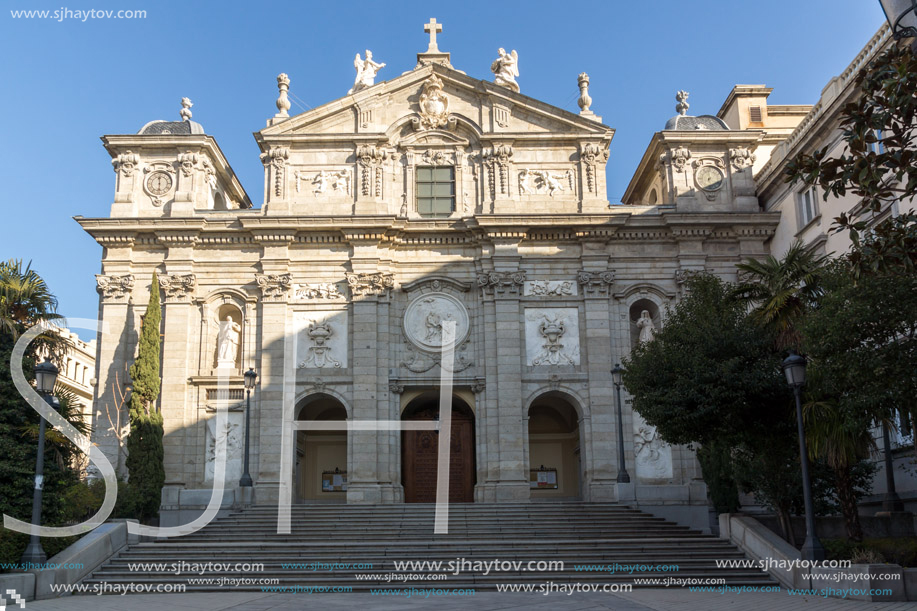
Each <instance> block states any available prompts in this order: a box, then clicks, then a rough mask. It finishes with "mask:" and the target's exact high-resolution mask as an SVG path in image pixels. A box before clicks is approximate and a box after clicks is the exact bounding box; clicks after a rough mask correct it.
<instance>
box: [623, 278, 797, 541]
mask: <svg viewBox="0 0 917 611" xmlns="http://www.w3.org/2000/svg"><path fill="white" fill-rule="evenodd" d="M687 288H688V294H687V295H686V296H685V297H684V298H683V299H682V300H681V301H679V302H678V304H676V305H675V307H674V309H671V310H669V311H668V312H667V316H666V324H665V325H664V326H663V327H662V329H661V330H659V331H658V332H657V333H656V335H655V337H654V339H653V341H651V342H647V343H644V344H640V345H639V346H637V347H636V348H635V349H634V350H633V351H632V353H631V356H630V358H628V359H626V360H625V364H626V371H625V374H624V384H625V386H626V387H627V389H628V391H629V392H630V394H631V395H632V396H633V406H634V410H635V411H637V412H638V413H639V414H640V415H641V416H642V417H643V418H644V419H645V420H646V421H647V422H648V423H649V424H652V425H653V426H655V427H656V428H657V430H658V431H659V434H660V435H661V437H662V438H663V439H665V440H666V441H667V442H669V443H674V444H700V445H701V449H700V450H699V451H698V459H699V460H700V461H701V467H702V468H703V470H704V478H705V479H706V481H707V484H708V486H709V488H710V496H711V499H712V500H713V502H714V504H715V506H716V508H717V510H718V511H721V512H722V511H730V510H734V509H735V507H736V506H737V504H738V499H737V483H738V484H742V487H743V489H746V490H750V491H752V492H755V493H756V495H757V496H759V497H760V498H763V499H765V500H766V502H767V503H768V504H769V505H770V506H771V507H773V508H774V510H775V511H777V513H778V515H780V518H781V524H782V525H784V527H785V529H786V530H785V532H786V535H787V536H788V537H789V536H791V531H790V530H789V529H788V526H789V511H790V510H791V509H792V508H793V507H794V506H795V505H794V503H795V502H796V497H797V496H798V492H799V489H800V487H799V485H798V483H795V482H792V481H790V482H789V484H788V485H787V486H782V487H781V486H778V485H775V483H781V482H783V483H786V481H787V480H786V478H784V479H782V480H779V482H778V480H777V479H776V478H770V479H762V478H757V479H756V478H751V477H748V476H747V474H749V473H780V472H782V471H783V470H786V469H787V462H788V461H792V460H793V459H792V452H793V448H795V447H797V446H796V445H795V443H796V442H795V424H794V423H795V420H794V415H793V410H792V409H791V399H790V395H789V392H788V390H787V386H786V382H785V381H784V379H783V374H782V373H781V369H780V361H781V355H780V354H779V353H778V352H777V350H776V349H775V343H776V332H775V331H774V330H772V329H769V328H767V327H765V326H762V325H759V324H756V323H755V322H754V321H753V320H751V319H750V317H749V316H748V315H747V313H746V306H745V305H744V304H743V303H741V302H740V301H737V300H736V299H734V298H732V293H733V291H734V287H732V286H730V285H728V284H727V283H725V282H723V281H722V280H720V279H718V278H716V277H715V276H712V275H709V274H699V275H697V276H694V277H693V278H691V279H689V281H688V282H687ZM788 456H789V457H790V458H788ZM797 459H798V456H797ZM740 463H741V464H740ZM793 473H795V474H796V479H797V480H798V478H799V475H798V474H799V469H798V465H797V467H796V468H795V469H793Z"/></svg>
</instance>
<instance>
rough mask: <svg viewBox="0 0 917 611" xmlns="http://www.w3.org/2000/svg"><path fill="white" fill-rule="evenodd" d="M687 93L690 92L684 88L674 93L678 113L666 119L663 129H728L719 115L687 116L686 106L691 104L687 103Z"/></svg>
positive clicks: (690, 130) (683, 130)
mask: <svg viewBox="0 0 917 611" xmlns="http://www.w3.org/2000/svg"><path fill="white" fill-rule="evenodd" d="M689 95H690V94H689V93H688V92H687V91H684V90H681V91H679V92H678V93H676V94H675V101H676V102H678V103H677V104H676V105H675V111H676V112H677V113H678V114H677V115H675V116H674V117H672V118H671V119H669V120H668V121H666V123H665V128H664V130H665V131H682V132H685V131H688V132H693V131H696V130H710V131H717V132H719V131H728V130H729V126H728V125H726V122H725V121H723V120H722V119H720V118H719V117H714V116H713V115H700V116H699V117H692V116H689V115H688V108H690V107H691V105H690V104H688V96H689Z"/></svg>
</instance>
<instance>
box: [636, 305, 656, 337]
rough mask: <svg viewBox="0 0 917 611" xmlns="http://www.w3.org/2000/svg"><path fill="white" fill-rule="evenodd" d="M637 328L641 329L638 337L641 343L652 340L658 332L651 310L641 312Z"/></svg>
mask: <svg viewBox="0 0 917 611" xmlns="http://www.w3.org/2000/svg"><path fill="white" fill-rule="evenodd" d="M637 328H638V329H640V337H639V338H638V339H637V341H639V342H640V343H641V344H642V343H644V342H648V341H651V340H652V339H653V336H654V335H655V334H656V325H654V324H653V318H652V317H651V316H650V312H649V310H643V311H642V312H640V318H639V319H638V320H637Z"/></svg>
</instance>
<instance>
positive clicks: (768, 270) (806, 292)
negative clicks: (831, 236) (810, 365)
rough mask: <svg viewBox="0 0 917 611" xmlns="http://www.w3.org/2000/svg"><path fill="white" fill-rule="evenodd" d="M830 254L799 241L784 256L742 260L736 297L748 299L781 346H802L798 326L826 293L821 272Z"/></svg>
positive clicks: (734, 296)
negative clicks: (817, 252)
mask: <svg viewBox="0 0 917 611" xmlns="http://www.w3.org/2000/svg"><path fill="white" fill-rule="evenodd" d="M826 259H827V257H826V256H817V255H815V253H813V252H812V251H810V250H808V249H806V247H805V246H804V245H803V244H802V242H799V241H796V242H795V243H793V245H792V246H790V248H789V250H787V251H786V253H785V254H784V255H783V258H782V259H777V258H776V257H774V256H768V257H766V258H765V259H761V260H758V259H750V260H748V261H746V262H745V263H740V264H738V265H737V266H736V267H737V268H738V269H739V284H738V285H737V286H736V287H735V289H733V290H732V292H731V295H732V297H733V298H735V299H738V300H740V301H743V302H745V303H746V304H747V305H748V306H749V307H750V308H751V312H750V315H751V317H752V319H753V320H756V321H757V322H758V323H760V324H762V325H764V326H766V327H770V328H772V329H773V330H774V331H775V332H776V334H777V344H778V348H797V349H798V348H799V344H800V335H799V332H798V331H797V329H796V325H797V323H798V322H799V320H800V319H801V318H802V316H803V314H804V313H805V311H806V310H807V309H808V308H809V307H811V306H812V305H813V304H814V303H815V301H816V300H817V299H818V297H819V296H820V295H821V294H822V288H821V287H820V283H819V274H820V270H821V268H822V267H823V266H824V264H825V261H826Z"/></svg>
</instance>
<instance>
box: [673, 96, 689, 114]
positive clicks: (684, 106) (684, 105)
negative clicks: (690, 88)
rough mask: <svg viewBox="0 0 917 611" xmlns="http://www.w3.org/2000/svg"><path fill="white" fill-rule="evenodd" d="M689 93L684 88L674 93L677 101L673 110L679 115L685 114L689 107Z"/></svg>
mask: <svg viewBox="0 0 917 611" xmlns="http://www.w3.org/2000/svg"><path fill="white" fill-rule="evenodd" d="M689 95H691V94H689V93H688V92H687V91H684V90H681V91H679V92H678V93H676V94H675V100H676V101H677V102H678V104H676V105H675V110H676V112H678V114H680V115H681V116H684V115H686V114H687V113H688V108H690V107H691V105H690V104H688V96H689Z"/></svg>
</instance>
